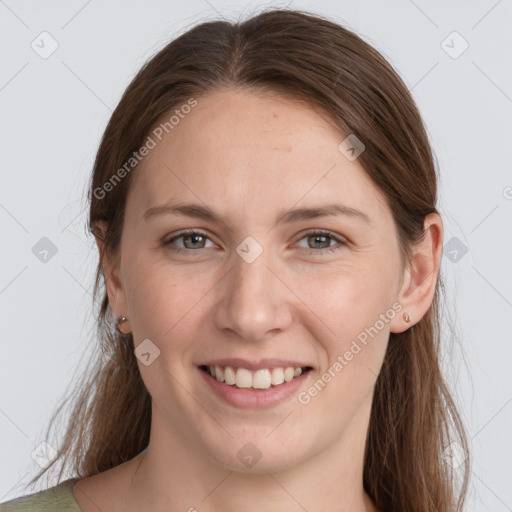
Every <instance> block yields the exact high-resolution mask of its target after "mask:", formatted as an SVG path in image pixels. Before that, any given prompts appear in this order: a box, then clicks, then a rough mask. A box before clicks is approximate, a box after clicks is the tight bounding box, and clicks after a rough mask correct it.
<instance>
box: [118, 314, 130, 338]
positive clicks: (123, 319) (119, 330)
mask: <svg viewBox="0 0 512 512" xmlns="http://www.w3.org/2000/svg"><path fill="white" fill-rule="evenodd" d="M127 320H128V318H126V317H125V316H120V317H119V318H118V319H117V320H116V329H117V331H118V332H120V333H121V334H125V333H124V332H123V331H121V329H119V324H123V323H124V322H126V321H127Z"/></svg>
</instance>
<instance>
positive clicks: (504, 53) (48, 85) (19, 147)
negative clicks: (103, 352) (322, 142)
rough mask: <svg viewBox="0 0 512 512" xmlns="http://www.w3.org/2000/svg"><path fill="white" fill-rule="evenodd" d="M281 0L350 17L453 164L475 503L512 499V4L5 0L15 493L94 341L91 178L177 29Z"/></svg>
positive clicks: (451, 354)
mask: <svg viewBox="0 0 512 512" xmlns="http://www.w3.org/2000/svg"><path fill="white" fill-rule="evenodd" d="M269 5H279V6H282V7H284V6H285V5H288V6H289V7H292V8H298V9H304V10H309V11H311V12H315V13H318V14H323V15H326V16H328V17H331V18H332V19H333V20H335V21H337V22H339V23H342V24H344V25H346V26H347V27H348V28H350V29H352V30H354V31H355V32H356V33H358V34H359V35H360V36H361V37H363V39H365V40H366V41H368V42H369V43H370V44H372V45H373V46H374V47H375V48H377V49H378V50H379V51H380V52H381V53H382V54H383V55H384V57H386V58H387V59H388V61H389V62H390V63H391V64H392V65H393V66H394V67H395V69H396V70H397V71H398V73H399V74H400V75H401V76H402V78H403V79H404V81H405V83H406V84H407V86H408V87H409V89H410V90H411V91H412V94H413V96H414V98H415V100H416V102H417V104H418V106H419V108H420V111H421V113H422V115H423V117H424V120H425V123H426V125H427V128H428V131H429V136H430V139H431V142H432V146H433V149H434V152H435V154H436V157H437V160H438V163H439V168H440V173H441V182H440V204H439V209H440V210H441V212H442V214H443V220H444V223H445V242H448V241H449V240H450V239H451V238H453V237H457V238H458V239H459V241H460V244H464V246H465V247H467V249H468V252H467V253H466V254H464V255H463V256H462V257H460V259H459V260H458V261H456V262H454V261H451V260H450V259H449V258H448V257H447V256H446V253H445V256H443V261H442V271H443V273H444V275H445V279H446V281H447V285H448V294H449V298H450V300H449V306H450V308H449V309H450V312H451V313H450V314H451V316H452V319H453V320H454V321H455V323H456V331H455V332H454V333H451V332H446V341H447V342H450V339H451V340H452V341H453V342H454V349H453V350H451V349H450V350H448V348H446V354H445V359H444V363H445V366H446V371H447V372H448V376H449V379H450V384H451V386H452V387H453V389H454V394H455V397H456V400H457V402H458V404H459V406H460V410H461V412H462V415H463V418H464V421H465V422H466V425H467V429H468V434H469V437H470V439H471V447H472V453H473V470H472V473H471V494H470V499H469V506H468V508H467V510H469V511H477V512H480V511H481V512H486V511H493V512H497V511H510V510H512V486H511V485H510V482H511V477H512V470H511V459H512V442H511V440H510V434H511V432H512V428H511V427H512V403H511V402H512V377H511V369H510V363H511V362H512V338H511V335H510V327H509V321H510V319H511V318H512V270H511V266H510V261H511V260H510V253H511V247H512V243H511V237H512V229H511V226H512V223H511V220H512V173H511V164H510V147H511V144H512V65H511V60H510V54H511V50H512V30H511V28H512V3H511V1H510V0H501V1H496V0H482V1H471V2H469V1H450V2H446V1H445V2H443V1H430V2H427V1H426V0H415V1H412V0H396V1H386V2H378V1H377V0H374V1H368V0H366V1H361V0H359V1H355V0H351V1H348V0H336V1H334V0H333V1H327V0H322V1H317V2H313V1H310V2H307V1H298V0H294V1H292V2H289V3H288V4H286V3H285V2H282V3H279V2H274V3H272V4H271V3H269V2H266V3H263V2H238V3H234V2H227V1H223V0H211V1H208V2H207V1H206V0H188V1H187V2H178V1H176V0H172V1H167V2H164V1H156V0H152V1H144V2H142V1H138V2H135V1H123V2H122V1H120V0H117V1H109V2H106V1H103V2H100V1H99V0H89V1H87V0H73V1H61V2H55V1H46V2H44V3H43V2H35V1H21V0H18V1H15V0H0V49H1V50H0V51H1V65H0V112H1V115H0V135H1V148H2V151H1V161H0V172H1V182H0V183H1V185H0V225H1V235H2V236H1V251H0V258H1V259H0V314H1V324H0V325H1V327H2V340H1V343H2V355H3V357H2V358H0V374H1V376H2V380H1V383H2V385H1V387H0V502H1V501H6V500H7V499H12V498H14V497H16V496H19V495H21V494H23V493H24V485H25V484H26V483H27V482H28V481H29V480H30V478H32V477H33V476H34V475H35V473H36V472H37V470H38V469H39V467H38V466H37V464H36V463H35V462H34V460H33V459H32V457H31V453H32V451H33V450H34V449H35V448H36V447H37V446H38V445H39V444H40V443H41V442H42V441H44V433H45V432H46V426H47V422H48V420H49V418H50V416H51V414H52V413H53V412H54V409H55V406H56V405H57V403H58V400H59V399H60V398H61V396H62V395H63V394H64V393H65V392H66V390H67V388H68V386H69V385H70V383H71V382H72V379H73V375H74V373H75V371H76V369H77V366H78V365H79V364H80V363H81V362H82V361H84V360H85V359H86V357H87V354H88V353H89V349H90V347H91V346H92V344H94V343H95V340H94V329H93V320H92V317H91V311H92V305H91V303H92V299H91V291H92V285H93V275H94V269H95V266H96V264H97V254H96V247H95V245H94V240H93V239H92V237H91V236H90V235H88V234H87V233H86V229H85V226H86V220H87V209H86V206H87V204H86V186H87V181H88V179H89V176H90V172H91V169H92V164H93V158H94V156H95V152H96V150H97V147H98V144H99V140H100V137H101V134H102V133H103V130H104V128H105V126H106V123H107V121H108V118H109V116H110V113H111V111H112V110H113V109H114V108H115V106H116V104H117V102H118V101H119V99H120V96H121V94H122V92H123V91H124V89H125V87H126V86H127V85H128V83H129V82H130V80H131V79H132V77H133V76H134V74H135V73H136V71H137V70H138V69H139V68H140V67H141V65H142V64H143V63H144V62H145V61H146V60H147V59H148V58H149V57H151V56H152V55H153V54H154V53H155V52H156V51H157V50H158V49H160V48H161V47H163V46H164V45H165V44H166V43H167V42H168V41H169V40H171V39H172V38H173V37H175V35H177V34H179V33H182V32H183V31H184V30H185V29H186V28H189V27H191V26H192V25H194V24H196V23H198V22H201V21H206V20H209V19H213V18H219V17H228V18H229V19H232V20H235V19H237V18H238V17H239V15H242V16H243V18H246V17H248V16H250V15H252V14H256V13H257V12H258V11H259V10H260V7H261V6H269ZM43 31H47V32H48V33H49V34H51V37H52V38H54V39H55V40H56V41H57V43H58V48H57V50H56V51H55V52H54V53H53V54H52V55H51V56H49V57H48V58H47V59H43V58H41V57H40V56H39V55H38V54H37V53H36V52H35V51H34V50H33V49H32V47H31V43H32V41H34V40H36V42H37V41H38V39H37V38H38V36H39V34H41V32H43ZM453 31H457V32H458V33H459V34H460V35H461V36H462V37H463V38H464V40H465V41H467V43H468V44H469V47H468V48H467V50H466V51H465V52H464V53H462V54H461V55H460V56H459V57H458V58H452V57H451V56H450V55H449V54H448V53H447V52H446V51H445V49H444V48H443V44H442V42H443V41H444V40H446V38H447V37H448V36H449V35H450V34H451V33H452V32H453ZM453 37H454V36H451V37H450V38H449V39H448V40H447V41H448V44H449V45H450V46H452V47H453V48H452V50H451V51H452V52H455V51H457V50H458V49H460V48H462V46H460V45H461V44H462V41H461V40H457V39H456V37H457V36H455V39H453ZM452 39H453V41H454V42H453V43H452V42H450V41H451V40H452ZM444 45H446V43H445V44H444ZM46 47H47V48H48V47H49V46H46ZM42 237H48V238H49V239H50V240H51V241H52V242H53V243H54V244H55V246H56V247H57V253H56V254H55V256H53V257H52V258H51V259H50V260H49V261H47V262H46V263H43V262H41V261H40V260H39V259H38V258H37V257H36V256H35V255H34V254H33V252H32V247H33V246H34V245H35V244H36V243H37V242H38V241H39V240H40V239H41V238H42ZM452 243H453V242H452ZM460 244H459V245H460ZM445 249H446V246H445ZM460 254H461V253H459V256H460ZM452 334H453V335H452ZM453 336H455V338H454V337H453ZM449 346H450V344H449V343H447V345H446V347H449Z"/></svg>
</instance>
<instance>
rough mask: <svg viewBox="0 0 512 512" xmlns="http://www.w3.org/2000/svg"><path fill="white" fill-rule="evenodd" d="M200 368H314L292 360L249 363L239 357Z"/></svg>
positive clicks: (254, 369) (220, 360)
mask: <svg viewBox="0 0 512 512" xmlns="http://www.w3.org/2000/svg"><path fill="white" fill-rule="evenodd" d="M199 366H231V367H233V368H247V369H248V370H252V371H256V370H263V369H265V368H287V367H288V366H293V367H294V368H305V367H310V368H312V365H310V364H307V363H301V362H299V361H292V360H291V359H277V358H266V359H260V360H258V361H248V360H247V359H242V358H239V357H232V358H225V359H214V360H210V361H206V362H204V363H202V364H200V365H199Z"/></svg>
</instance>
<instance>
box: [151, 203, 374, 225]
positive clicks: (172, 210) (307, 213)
mask: <svg viewBox="0 0 512 512" xmlns="http://www.w3.org/2000/svg"><path fill="white" fill-rule="evenodd" d="M161 214H172V215H177V216H187V217H193V218H195V219H202V220H206V221H212V222H221V223H224V221H223V220H222V219H221V218H220V216H219V215H217V214H216V213H215V212H214V211H213V210H212V209H210V208H208V207H207V206H202V205H200V204H194V203H177V204H173V203H167V204H162V205H159V206H153V207H152V208H150V209H149V210H146V212H144V219H145V220H148V219H149V218H151V217H154V216H156V215H161ZM340 215H343V216H346V217H351V218H355V219H359V220H361V221H364V222H366V223H368V224H371V222H372V221H371V220H370V217H369V216H368V215H367V214H366V213H364V212H363V211H361V210H357V209H356V208H352V207H350V206H346V205H344V204H338V203H333V204H327V205H323V206H319V207H316V208H293V209H291V210H286V211H282V212H281V213H279V215H278V216H277V217H276V220H275V224H279V223H292V222H298V221H301V220H307V219H316V218H318V217H328V216H340Z"/></svg>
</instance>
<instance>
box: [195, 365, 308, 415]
mask: <svg viewBox="0 0 512 512" xmlns="http://www.w3.org/2000/svg"><path fill="white" fill-rule="evenodd" d="M198 371H199V373H200V374H201V375H202V376H203V378H204V379H205V381H206V382H207V383H208V384H209V386H210V387H211V388H212V389H213V390H214V391H215V392H216V394H217V395H219V396H220V397H221V398H223V399H224V400H225V401H226V402H228V403H229V404H230V405H233V406H235V407H239V408H241V409H263V408H266V407H273V406H275V405H277V404H279V403H281V402H284V401H285V400H286V399H287V398H289V397H290V396H291V395H293V394H294V393H297V390H298V389H299V387H300V386H301V385H302V383H303V382H304V380H305V379H307V378H308V377H309V374H310V373H311V372H312V370H309V371H307V372H305V373H302V374H301V375H299V376H298V377H294V378H293V379H292V380H291V381H290V382H283V384H279V385H278V386H274V387H270V388H268V389H259V390H252V389H240V388H237V387H236V386H234V385H233V386H230V385H229V384H226V383H225V382H219V381H218V380H217V379H215V378H214V377H212V376H211V375H210V374H209V373H206V372H205V371H204V370H201V369H200V368H198Z"/></svg>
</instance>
